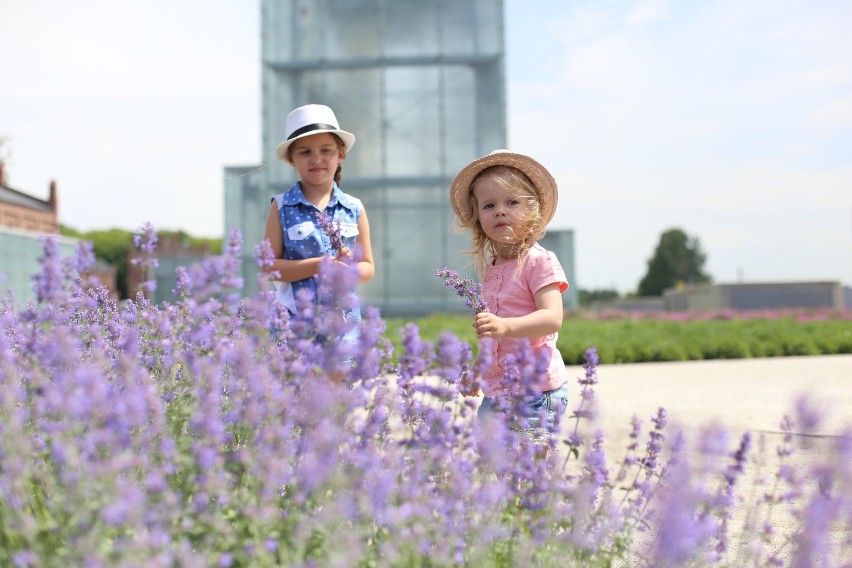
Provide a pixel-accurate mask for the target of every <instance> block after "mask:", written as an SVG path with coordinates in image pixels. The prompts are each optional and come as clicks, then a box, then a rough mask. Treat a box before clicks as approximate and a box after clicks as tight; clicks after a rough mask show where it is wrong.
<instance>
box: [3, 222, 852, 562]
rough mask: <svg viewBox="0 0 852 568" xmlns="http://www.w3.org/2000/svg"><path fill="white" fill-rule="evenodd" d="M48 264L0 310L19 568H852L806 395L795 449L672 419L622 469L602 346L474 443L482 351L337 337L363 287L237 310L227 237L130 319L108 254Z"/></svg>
mask: <svg viewBox="0 0 852 568" xmlns="http://www.w3.org/2000/svg"><path fill="white" fill-rule="evenodd" d="M137 244H138V246H139V247H140V249H141V250H142V251H143V252H144V253H145V255H144V257H143V261H142V262H143V264H147V265H148V266H153V265H154V264H155V263H156V237H155V234H154V232H153V229H152V228H151V227H146V228H144V230H141V231H140V234H139V235H138V239H137ZM44 247H45V248H44V258H43V262H42V268H41V272H40V274H39V275H38V276H37V277H36V279H35V281H34V286H35V290H36V294H37V301H36V302H34V303H32V304H31V305H29V306H26V307H23V308H22V307H18V306H16V304H15V303H14V301H12V299H9V298H6V299H5V300H4V301H3V302H2V305H0V566H19V567H23V566H39V567H41V566H95V567H97V566H146V567H147V566H205V567H206V566H306V567H307V566H364V567H369V566H495V567H503V566H505V567H509V566H578V567H579V566H583V567H586V566H601V567H603V566H647V567H652V566H653V567H675V566H678V567H679V566H730V567H742V566H794V567H805V566H826V567H843V566H850V560H849V558H852V555H850V554H849V551H850V550H852V530H850V529H852V526H850V522H852V431H850V430H849V428H847V429H846V431H845V432H844V433H842V435H838V436H835V437H833V438H832V439H830V440H828V441H827V443H825V444H822V445H820V446H819V452H818V453H815V454H813V455H810V456H809V459H808V460H797V459H795V458H796V456H798V455H799V454H801V453H802V452H809V451H812V449H813V447H810V448H809V447H808V446H807V445H802V444H800V443H799V442H798V440H800V439H802V437H803V435H806V434H807V433H808V432H809V431H814V430H818V429H819V424H820V421H821V419H822V417H821V415H820V411H819V409H818V407H816V406H814V405H813V404H811V403H810V402H809V401H808V400H807V399H806V398H803V399H802V400H801V401H799V403H797V404H795V405H793V406H792V407H791V408H790V409H789V413H787V414H786V415H782V416H779V417H778V428H779V431H781V432H783V433H784V434H783V436H781V438H780V439H779V441H778V442H777V443H771V442H769V443H768V442H767V439H766V438H764V437H762V436H761V435H760V434H759V433H751V432H744V433H740V432H736V431H732V430H728V429H726V428H725V426H724V425H720V424H716V425H708V426H707V427H706V428H699V429H698V431H699V433H700V434H699V436H697V437H695V436H688V435H685V434H684V433H683V432H680V431H678V430H677V429H676V428H673V427H671V426H670V425H669V423H668V418H667V413H666V410H665V409H664V408H660V409H658V410H656V411H655V412H654V413H653V414H651V415H648V416H633V417H632V419H631V418H630V417H629V416H625V423H626V425H627V427H629V433H628V435H627V436H626V437H625V438H626V440H627V443H626V444H625V445H624V447H623V448H620V450H618V451H615V450H613V449H612V448H611V445H610V444H608V438H607V432H606V431H604V430H603V429H600V428H597V427H596V426H595V421H594V416H593V412H592V411H593V409H594V407H595V402H596V399H595V392H596V387H597V385H598V380H599V377H598V373H599V372H600V375H601V376H600V380H601V381H605V380H606V365H603V366H601V367H599V363H600V361H599V356H598V353H597V350H596V349H595V347H594V346H593V345H588V346H587V347H586V349H585V351H584V355H583V357H584V361H583V367H582V373H580V374H579V376H578V377H576V378H577V384H576V385H574V386H572V399H571V405H570V406H569V409H568V411H567V412H566V418H565V420H564V421H563V423H562V424H561V425H559V427H558V428H557V429H555V430H553V431H548V430H534V431H529V430H524V429H523V428H517V427H515V425H514V424H513V423H512V422H511V421H510V420H503V419H499V418H498V419H495V420H492V421H489V422H486V423H477V422H476V421H475V420H474V415H475V411H476V402H477V401H476V399H472V398H463V397H460V396H459V390H458V387H459V377H460V375H461V373H462V370H464V369H466V368H468V367H469V366H470V364H471V360H472V352H471V348H470V345H469V344H468V343H467V342H465V341H462V340H461V339H459V338H458V337H457V336H455V335H453V334H451V333H444V334H440V335H439V336H438V337H437V338H436V339H435V340H434V341H426V340H424V339H423V338H421V336H420V331H419V329H418V327H417V326H416V325H415V324H412V323H408V324H406V325H403V326H400V327H401V329H399V331H398V334H399V337H400V338H401V339H400V342H399V347H398V348H394V346H393V344H392V343H391V342H390V341H389V340H388V339H386V332H387V329H386V323H385V321H384V320H383V319H382V318H381V317H380V314H379V313H378V312H377V311H375V310H371V309H366V310H365V314H364V319H363V320H362V322H361V323H360V324H358V326H357V327H358V332H359V333H358V335H357V339H356V340H348V341H347V340H341V338H343V337H344V336H345V335H347V332H349V331H351V330H350V329H348V328H347V325H350V324H347V323H346V322H345V321H343V319H342V318H340V317H339V313H340V310H341V309H344V308H346V307H347V306H349V305H351V304H350V303H351V302H352V301H354V298H353V297H352V296H351V295H350V294H348V293H347V292H346V290H348V289H350V286H349V284H351V278H352V276H353V275H352V274H351V271H349V270H348V269H347V268H346V267H336V268H335V267H334V266H331V265H329V266H328V268H327V270H325V271H323V273H322V275H321V280H322V282H321V284H322V285H321V294H320V300H321V301H320V303H319V304H318V305H313V304H311V303H309V302H302V303H301V304H300V306H299V312H298V313H297V314H296V315H295V316H293V317H290V316H289V315H288V314H287V313H286V311H284V310H282V309H281V308H280V306H278V305H277V304H275V303H274V302H272V297H273V295H272V292H271V291H270V288H269V283H268V282H266V281H262V282H261V292H260V293H259V294H258V295H257V296H255V297H251V298H242V297H241V296H240V294H239V291H240V289H241V286H242V282H241V281H240V279H239V277H238V274H240V271H239V260H238V258H239V255H240V253H241V248H242V243H241V239H240V235H239V234H238V233H236V232H233V233H231V235H230V239H229V242H228V244H227V246H226V247H225V251H224V253H223V254H222V255H221V256H216V257H211V258H209V259H208V260H207V261H206V262H205V263H204V265H203V266H201V267H198V268H196V269H193V270H182V271H180V273H179V274H178V285H177V289H176V290H175V291H174V292H175V297H174V301H173V302H171V303H168V304H163V305H152V304H150V303H149V302H147V301H146V300H145V299H144V297H143V296H141V295H140V296H137V298H136V299H135V300H133V301H130V302H128V303H127V304H126V305H123V306H119V305H118V304H117V303H116V302H115V301H114V300H113V299H112V298H110V297H109V296H108V294H107V293H106V292H105V291H104V290H103V289H99V288H97V287H93V286H91V285H90V283H88V282H87V278H86V271H87V269H88V267H89V266H90V264H91V262H92V260H93V259H92V257H91V249H90V248H89V247H87V246H85V245H83V246H81V247H80V249H79V251H78V254H77V256H76V257H75V258H66V259H61V258H59V257H58V252H57V251H58V249H57V246H56V243H55V242H53V241H51V240H50V239H46V240H45V241H44ZM257 261H258V263H259V264H261V265H264V264H266V263H268V262H269V261H270V251H269V249H268V248H265V247H260V248H259V249H258V251H257ZM349 336H351V334H349V335H347V337H349ZM535 369H536V361H535V360H534V358H533V357H532V356H531V355H530V354H521V356H520V357H519V358H518V360H517V367H516V368H514V369H512V370H511V372H512V374H513V375H514V376H516V377H517V378H518V379H519V380H520V381H522V380H523V378H524V377H529V376H531V375H532V374H534V373H535ZM850 426H852V425H850ZM757 469H759V470H761V471H762V472H763V474H762V475H761V476H759V477H758V476H755V475H753V474H752V473H750V472H754V471H755V470H757ZM767 482H768V483H767ZM743 510H747V511H748V512H749V514H748V515H747V521H748V522H744V519H743V517H742V515H741V512H742V511H743ZM782 518H783V519H785V522H783V523H779V522H778V520H779V519H782Z"/></svg>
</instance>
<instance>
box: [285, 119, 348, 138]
mask: <svg viewBox="0 0 852 568" xmlns="http://www.w3.org/2000/svg"><path fill="white" fill-rule="evenodd" d="M313 130H340V129H339V128H338V127H336V126H334V125H333V124H324V123H322V122H315V123H313V124H306V125H305V126H303V127H301V128H297V129H296V130H294V131H293V132H291V133H290V136H288V137H287V140H292V139H293V138H296V137H297V136H301V135H302V134H304V133H305V132H311V131H313Z"/></svg>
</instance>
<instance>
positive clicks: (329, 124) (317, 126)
mask: <svg viewBox="0 0 852 568" xmlns="http://www.w3.org/2000/svg"><path fill="white" fill-rule="evenodd" d="M284 131H285V133H286V137H287V138H286V140H284V142H282V143H281V144H279V145H278V148H276V150H275V155H276V156H277V157H278V159H279V160H284V161H285V162H286V161H287V148H289V147H290V144H292V143H293V142H295V141H296V140H298V139H299V138H304V137H305V136H311V135H313V134H322V133H323V132H329V133H332V134H337V135H338V136H340V139H341V140H343V145H344V147H345V148H346V151H347V152H348V151H349V150H351V149H352V145H353V144H355V135H354V134H352V133H351V132H346V131H345V130H341V129H340V125H339V124H338V123H337V117H336V116H334V111H333V110H331V109H330V108H329V107H327V106H325V105H305V106H300V107H299V108H296V109H293V110H292V111H290V114H288V115H287V122H286V123H285V125H284Z"/></svg>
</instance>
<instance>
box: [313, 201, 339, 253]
mask: <svg viewBox="0 0 852 568" xmlns="http://www.w3.org/2000/svg"><path fill="white" fill-rule="evenodd" d="M317 223H319V226H320V229H322V230H323V231H325V234H326V235H328V238H329V239H331V252H332V253H333V254H335V255H337V254H339V253H340V251H341V250H342V249H343V237H341V236H340V231H341V227H340V221H335V220H334V218H332V216H331V215H329V214H328V213H326V212H325V211H320V212H319V213H317Z"/></svg>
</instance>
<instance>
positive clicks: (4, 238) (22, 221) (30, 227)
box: [0, 161, 117, 303]
mask: <svg viewBox="0 0 852 568" xmlns="http://www.w3.org/2000/svg"><path fill="white" fill-rule="evenodd" d="M49 188H50V190H49V194H48V198H47V200H43V199H39V198H37V197H33V196H31V195H28V194H26V193H23V192H22V191H18V190H17V189H14V188H12V187H9V185H8V184H7V181H6V174H5V168H4V164H3V162H2V161H0V296H6V295H7V294H11V295H12V297H13V298H15V300H16V301H18V302H21V303H25V302H27V301H29V300H32V299H34V294H33V292H32V276H33V275H34V274H36V273H37V272H38V271H39V264H38V262H39V259H40V258H41V256H42V254H43V249H44V247H43V244H42V242H41V240H40V238H41V237H42V236H43V235H51V236H55V237H56V238H58V239H59V245H60V254H61V255H62V256H63V257H64V256H70V255H73V254H74V253H75V252H74V248H75V246H76V245H77V243H78V241H77V240H76V239H71V238H68V237H60V235H59V233H60V231H59V201H58V197H57V190H56V182H55V181H51V182H50V185H49ZM89 275H91V276H94V277H96V278H97V279H98V281H99V282H100V283H101V284H103V285H105V286H106V287H107V289H108V290H109V291H110V293H111V294H112V295H113V296H114V297H117V293H116V283H115V281H116V271H115V269H114V268H113V267H111V266H108V265H106V264H104V263H103V262H96V263H95V265H94V266H93V267H92V269H91V271H90V274H89Z"/></svg>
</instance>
